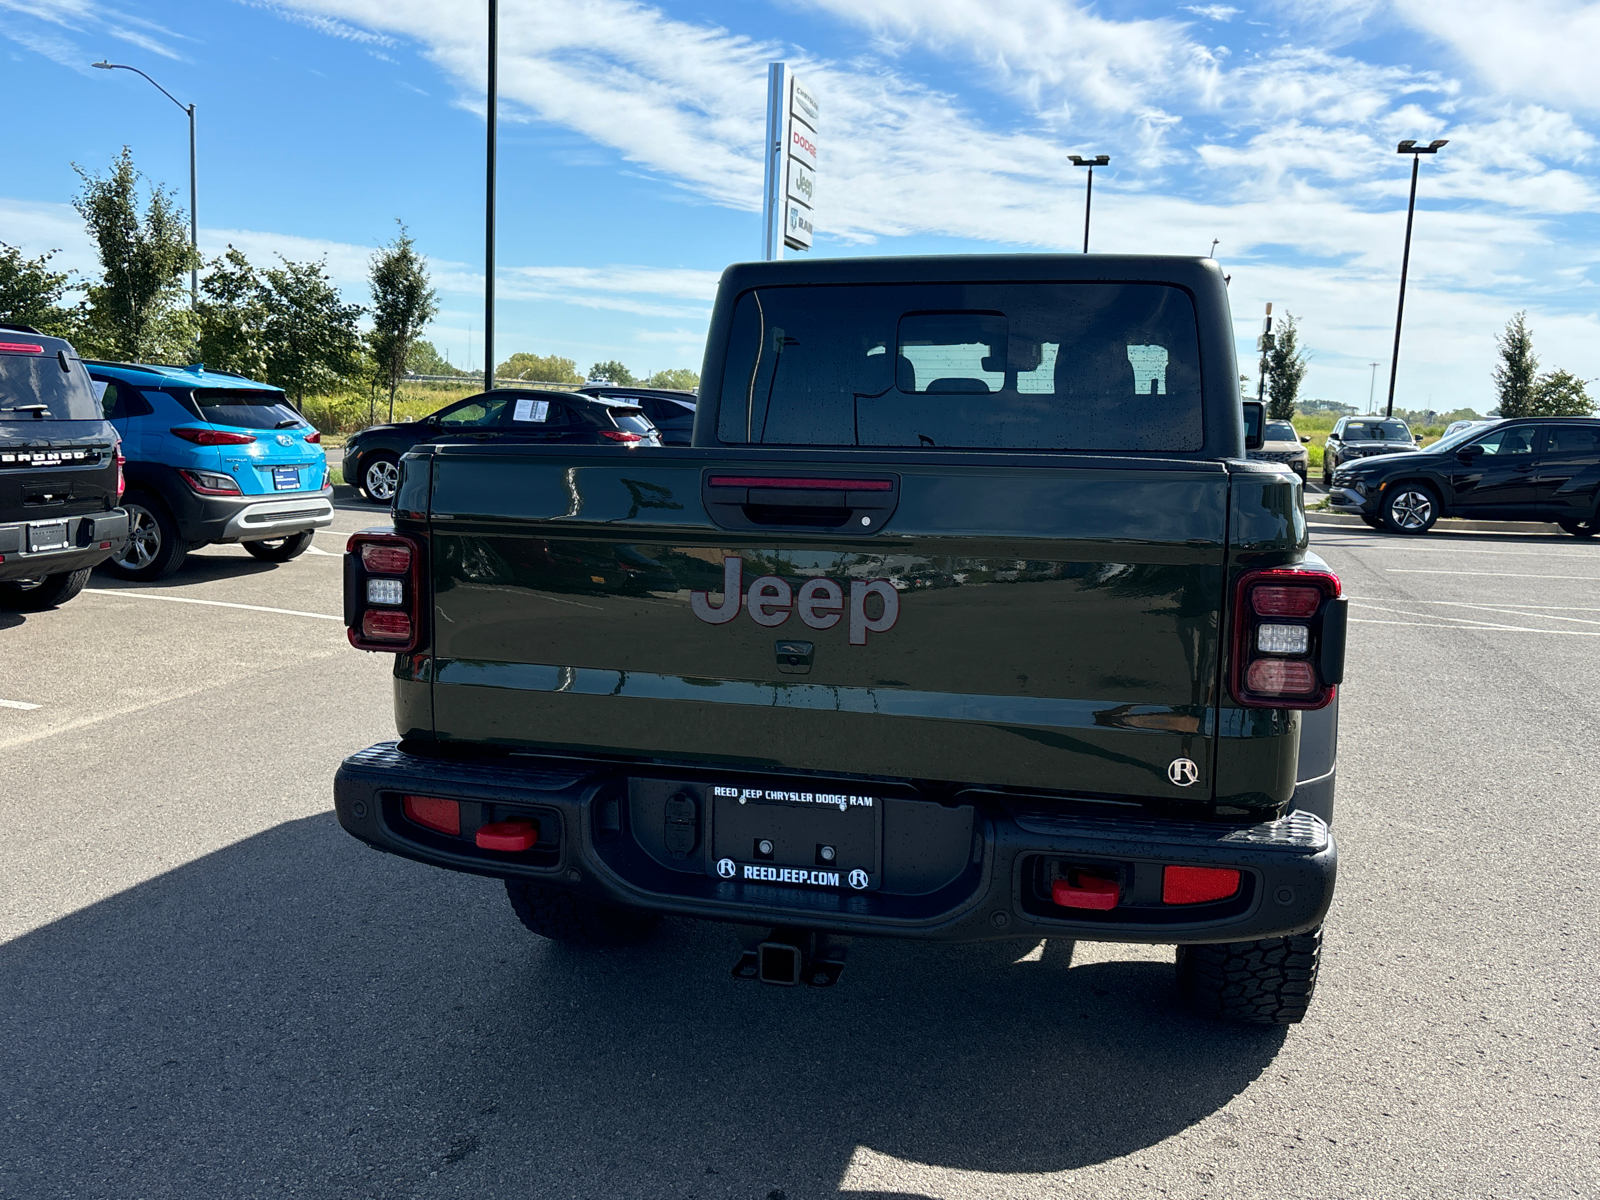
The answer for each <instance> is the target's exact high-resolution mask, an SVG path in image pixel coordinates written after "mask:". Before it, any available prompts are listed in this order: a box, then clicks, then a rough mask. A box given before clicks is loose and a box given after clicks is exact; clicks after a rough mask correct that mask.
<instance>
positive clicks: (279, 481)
mask: <svg viewBox="0 0 1600 1200" xmlns="http://www.w3.org/2000/svg"><path fill="white" fill-rule="evenodd" d="M272 486H273V487H275V488H277V489H278V491H280V492H293V491H297V490H298V489H299V487H300V468H299V467H273V468H272Z"/></svg>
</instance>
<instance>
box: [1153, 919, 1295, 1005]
mask: <svg viewBox="0 0 1600 1200" xmlns="http://www.w3.org/2000/svg"><path fill="white" fill-rule="evenodd" d="M1321 957H1322V930H1321V929H1313V930H1312V931H1311V932H1310V933H1299V934H1295V935H1294V936H1292V937H1281V938H1264V939H1263V940H1261V941H1259V942H1225V943H1223V944H1221V945H1216V946H1179V947H1178V992H1179V994H1180V995H1181V996H1182V997H1183V999H1184V1001H1185V1002H1186V1003H1187V1004H1188V1005H1189V1006H1190V1007H1191V1008H1193V1009H1194V1010H1195V1011H1196V1012H1201V1013H1204V1014H1206V1015H1207V1016H1211V1017H1221V1018H1223V1019H1224V1020H1229V1021H1245V1022H1248V1023H1250V1024H1252V1025H1296V1024H1298V1023H1299V1022H1300V1021H1302V1020H1304V1019H1305V1015H1306V1009H1307V1008H1309V1007H1310V1005H1311V996H1312V993H1314V992H1315V991H1316V988H1317V968H1318V965H1319V963H1320V960H1321Z"/></svg>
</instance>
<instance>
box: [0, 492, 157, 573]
mask: <svg viewBox="0 0 1600 1200" xmlns="http://www.w3.org/2000/svg"><path fill="white" fill-rule="evenodd" d="M65 520H66V522H67V544H66V546H65V547H63V548H62V549H59V550H41V551H30V550H29V549H28V545H29V539H28V526H29V525H32V524H40V523H41V522H36V521H24V522H18V523H15V524H3V525H0V582H3V581H6V580H12V579H35V578H38V577H39V576H41V575H63V574H66V573H67V572H69V571H81V570H82V569H83V568H84V567H94V566H98V565H99V564H101V563H103V562H104V561H105V560H106V559H108V558H110V557H111V556H112V555H114V554H118V553H120V552H121V551H122V548H123V546H124V545H125V544H126V542H127V540H128V514H127V513H126V512H125V511H123V510H122V509H120V508H114V509H112V510H111V511H110V512H102V513H93V514H91V515H89V516H82V517H67V518H65Z"/></svg>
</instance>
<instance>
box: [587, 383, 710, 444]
mask: <svg viewBox="0 0 1600 1200" xmlns="http://www.w3.org/2000/svg"><path fill="white" fill-rule="evenodd" d="M578 390H579V391H580V392H582V393H583V394H585V395H588V396H600V397H602V398H603V399H607V400H614V401H616V402H618V403H619V404H637V405H638V406H639V407H640V408H642V409H644V415H645V416H647V417H649V418H650V423H651V424H653V425H654V426H655V427H656V428H657V429H658V430H659V431H660V432H661V443H662V445H664V446H687V445H688V444H689V442H690V440H691V439H692V437H693V436H694V409H695V403H696V399H697V398H696V396H695V394H694V393H693V392H680V391H678V390H676V389H674V388H639V387H616V386H615V385H613V384H609V383H586V384H584V385H583V386H582V387H581V388H579V389H578Z"/></svg>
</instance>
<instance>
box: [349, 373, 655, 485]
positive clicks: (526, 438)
mask: <svg viewBox="0 0 1600 1200" xmlns="http://www.w3.org/2000/svg"><path fill="white" fill-rule="evenodd" d="M489 441H518V442H555V443H562V444H565V445H572V446H612V445H614V446H617V447H619V448H629V449H634V448H639V447H649V446H660V445H661V437H660V435H659V434H658V433H657V431H656V427H655V426H654V425H653V424H651V422H650V419H649V418H648V417H647V416H645V412H644V409H642V408H640V407H639V406H638V405H637V404H635V403H633V402H632V401H630V400H627V399H615V400H613V399H609V398H607V397H605V396H594V395H579V394H576V393H573V392H538V391H516V390H512V389H500V388H497V389H496V390H494V391H492V392H482V393H480V394H478V395H476V396H468V397H467V398H466V399H465V400H458V401H456V402H455V403H454V404H449V405H446V406H445V407H444V408H441V409H440V410H439V411H438V412H436V413H431V414H429V415H428V416H426V417H423V418H422V420H420V421H407V422H405V423H404V424H395V425H373V426H371V427H370V428H367V429H363V430H362V431H361V432H360V433H358V434H356V435H355V436H354V437H352V438H351V439H350V440H349V441H348V442H346V443H345V447H344V479H345V482H346V483H348V484H352V485H353V486H355V487H358V488H360V489H361V491H362V492H363V493H364V494H365V495H366V497H367V499H369V500H371V501H373V502H375V503H378V504H388V503H389V502H390V501H391V500H393V499H394V491H395V484H396V482H397V481H398V480H399V477H400V456H401V455H402V454H404V453H405V452H406V451H407V450H409V449H411V447H413V446H416V445H420V444H422V443H423V442H489Z"/></svg>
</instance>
